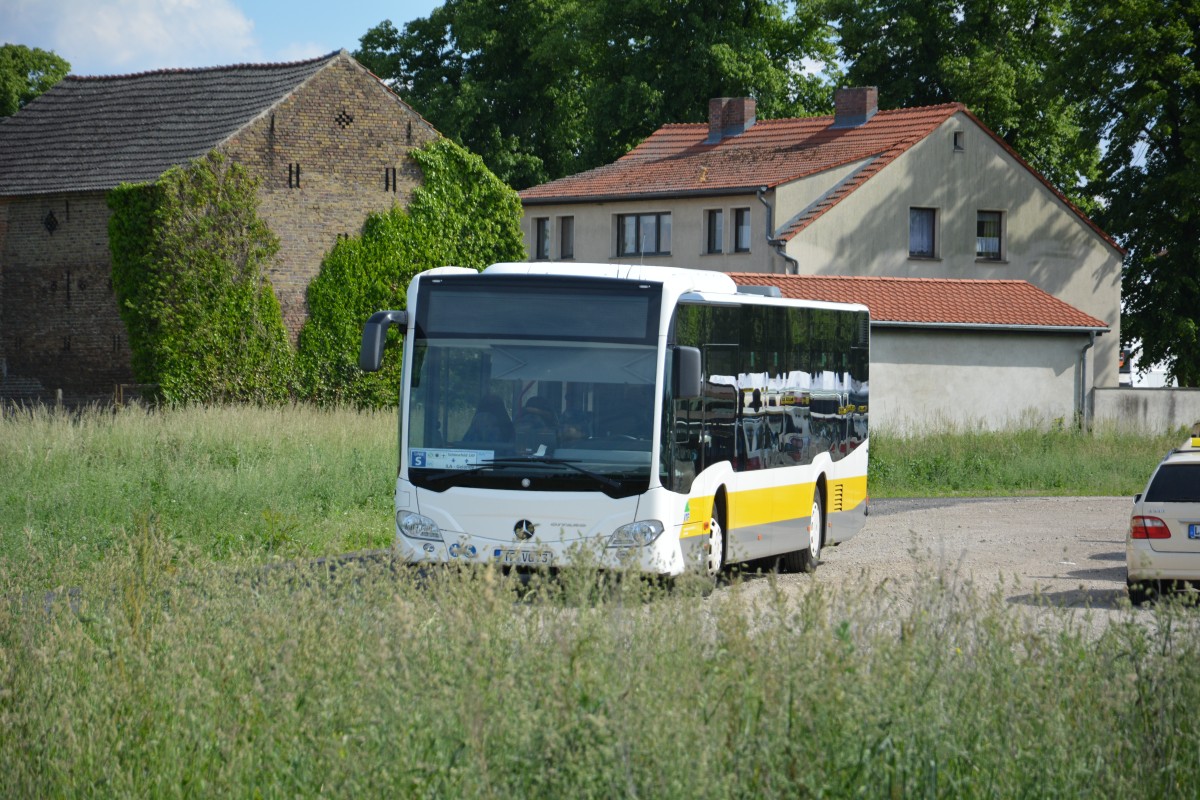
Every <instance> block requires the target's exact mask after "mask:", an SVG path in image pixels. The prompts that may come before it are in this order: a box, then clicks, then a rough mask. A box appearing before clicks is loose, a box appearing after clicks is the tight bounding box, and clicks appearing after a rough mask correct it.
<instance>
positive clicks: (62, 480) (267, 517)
mask: <svg viewBox="0 0 1200 800" xmlns="http://www.w3.org/2000/svg"><path fill="white" fill-rule="evenodd" d="M395 465H396V422H395V415H394V413H393V414H389V413H382V412H381V413H359V412H355V411H348V410H343V411H336V412H323V411H320V410H317V409H314V408H309V407H303V406H300V407H293V408H285V409H267V408H250V407H229V408H186V409H169V410H163V411H146V410H143V409H139V408H136V407H127V408H124V409H120V410H111V409H99V408H92V409H89V410H85V411H82V412H79V413H65V412H55V411H53V410H47V409H44V408H38V409H34V410H32V411H19V412H16V413H13V412H9V413H8V414H7V415H0V557H6V558H8V559H10V560H13V561H15V562H18V563H26V564H44V563H50V564H52V563H54V562H62V563H79V564H83V565H86V564H89V563H91V562H93V561H95V560H96V559H98V558H101V557H103V556H104V555H105V554H106V553H107V552H108V551H109V550H110V549H111V548H112V547H113V545H114V543H115V542H117V541H118V540H120V539H121V537H122V536H123V534H125V533H127V532H128V531H129V530H132V529H134V528H135V527H136V526H137V525H138V524H140V523H142V522H144V521H147V520H149V521H152V522H153V524H154V526H155V528H156V530H158V531H159V532H160V534H161V535H162V536H164V537H166V538H167V539H168V540H171V541H172V542H174V543H175V544H176V545H178V551H179V553H181V554H182V556H183V557H190V556H191V555H202V556H204V557H208V558H214V559H220V560H227V559H230V558H233V559H237V558H242V557H269V556H271V555H283V556H295V555H301V554H316V553H328V552H341V551H345V550H357V549H362V548H370V547H385V546H387V545H388V543H389V542H390V536H389V533H390V531H389V520H390V518H391V512H390V508H391V496H392V492H393V490H394V484H393V479H394V478H393V476H394V475H395ZM71 554H73V555H71Z"/></svg>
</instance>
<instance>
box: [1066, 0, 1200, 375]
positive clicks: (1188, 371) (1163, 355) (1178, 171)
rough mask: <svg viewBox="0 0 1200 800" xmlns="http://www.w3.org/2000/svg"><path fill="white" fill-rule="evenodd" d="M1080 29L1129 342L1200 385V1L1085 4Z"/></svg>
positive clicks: (1090, 118) (1080, 69)
mask: <svg viewBox="0 0 1200 800" xmlns="http://www.w3.org/2000/svg"><path fill="white" fill-rule="evenodd" d="M1072 23H1073V27H1072V36H1071V38H1072V40H1073V41H1074V42H1075V46H1074V48H1073V49H1072V53H1071V56H1070V58H1069V59H1068V61H1067V64H1068V67H1069V69H1070V70H1071V72H1072V74H1073V75H1075V78H1076V87H1077V90H1078V92H1079V96H1080V97H1081V99H1082V100H1083V102H1084V103H1085V104H1086V108H1087V122H1088V125H1089V128H1090V130H1091V131H1092V133H1093V135H1094V136H1096V137H1098V138H1103V140H1104V141H1105V142H1106V145H1107V146H1106V149H1105V153H1104V157H1103V161H1102V170H1101V172H1102V174H1103V175H1104V178H1103V179H1102V180H1100V181H1098V182H1097V184H1096V187H1095V188H1096V191H1097V192H1098V194H1099V195H1100V197H1101V198H1102V201H1103V208H1102V210H1101V212H1100V214H1099V220H1100V223H1101V224H1102V225H1103V227H1104V228H1105V230H1107V231H1108V232H1109V233H1111V234H1112V235H1113V236H1115V237H1116V238H1117V240H1118V241H1119V242H1120V243H1121V244H1122V245H1123V246H1124V247H1125V248H1126V249H1127V254H1126V257H1125V268H1124V270H1125V271H1124V276H1123V285H1122V294H1123V299H1124V305H1125V309H1124V313H1123V314H1122V320H1121V326H1122V327H1121V335H1122V339H1123V341H1124V342H1126V343H1128V342H1138V341H1140V342H1141V345H1140V354H1135V355H1136V356H1138V359H1137V361H1138V363H1139V364H1143V365H1147V366H1148V365H1151V364H1156V363H1159V362H1163V361H1165V362H1166V364H1167V369H1168V372H1169V373H1170V374H1171V375H1172V376H1173V377H1174V378H1175V379H1176V380H1178V382H1179V385H1180V386H1192V387H1194V386H1200V50H1198V49H1197V45H1198V44H1200V42H1198V41H1197V39H1198V37H1200V33H1198V32H1200V0H1077V2H1076V6H1075V10H1074V16H1073V20H1072Z"/></svg>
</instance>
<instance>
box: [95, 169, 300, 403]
mask: <svg viewBox="0 0 1200 800" xmlns="http://www.w3.org/2000/svg"><path fill="white" fill-rule="evenodd" d="M109 207H110V208H111V209H112V211H113V216H112V218H111V220H110V222H109V246H110V249H111V251H112V256H113V289H114V290H115V292H116V295H117V302H118V305H119V308H120V312H121V317H122V319H123V320H124V321H125V325H126V328H127V330H128V331H129V338H130V346H131V348H132V350H133V359H132V361H133V369H134V374H135V376H136V377H137V379H138V381H140V382H142V383H150V384H157V385H158V386H159V391H160V392H161V394H162V396H163V397H164V398H165V399H167V400H170V401H173V402H228V401H253V402H277V401H281V400H284V399H287V398H288V397H289V396H290V392H291V382H292V374H293V368H294V365H293V361H294V359H293V355H292V351H291V348H290V346H289V344H288V339H287V331H286V329H285V328H284V325H283V316H282V313H281V312H280V308H279V301H278V299H277V298H276V297H275V293H274V291H273V290H272V288H271V284H270V281H269V280H268V279H267V277H266V269H267V267H268V266H269V265H270V263H271V262H272V260H273V259H274V258H275V255H276V253H277V252H278V250H279V241H278V239H277V238H276V237H275V235H274V234H273V233H272V232H271V231H270V229H269V228H268V227H267V225H266V223H265V222H263V221H262V219H260V218H259V216H258V199H257V195H256V182H255V180H254V179H253V178H252V176H250V174H249V173H248V172H247V171H246V170H245V169H244V168H242V167H241V166H239V165H237V164H235V163H232V162H230V161H229V160H228V159H226V158H225V157H224V156H222V155H221V154H219V153H210V154H208V155H207V156H204V157H202V158H200V159H197V160H196V161H194V162H192V163H191V164H188V165H186V166H181V167H175V168H172V169H171V170H169V171H167V172H166V173H165V174H164V175H163V176H162V177H161V178H160V179H159V181H158V182H157V183H156V184H154V185H152V186H146V185H122V186H119V187H117V188H116V189H114V190H113V191H112V192H111V193H110V195H109Z"/></svg>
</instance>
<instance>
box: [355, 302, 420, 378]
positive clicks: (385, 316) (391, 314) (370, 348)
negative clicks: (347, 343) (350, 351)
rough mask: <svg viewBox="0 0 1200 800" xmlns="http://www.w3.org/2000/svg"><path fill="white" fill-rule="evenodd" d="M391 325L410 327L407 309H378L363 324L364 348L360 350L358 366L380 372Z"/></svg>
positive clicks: (364, 370) (365, 370)
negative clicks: (384, 346)
mask: <svg viewBox="0 0 1200 800" xmlns="http://www.w3.org/2000/svg"><path fill="white" fill-rule="evenodd" d="M391 325H399V326H400V327H402V328H407V327H408V312H407V311H376V312H375V313H374V314H372V315H371V318H370V319H369V320H367V324H366V325H364V326H363V335H362V349H361V350H359V351H358V368H359V369H361V370H362V371H363V372H378V371H379V367H380V365H381V364H382V363H383V345H384V344H385V343H386V342H387V331H388V327H389V326H391Z"/></svg>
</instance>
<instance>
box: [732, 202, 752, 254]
mask: <svg viewBox="0 0 1200 800" xmlns="http://www.w3.org/2000/svg"><path fill="white" fill-rule="evenodd" d="M733 231H734V233H733V251H734V252H735V253H749V252H750V209H748V208H739V209H735V210H734V212H733Z"/></svg>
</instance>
